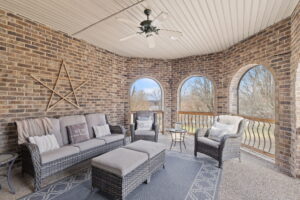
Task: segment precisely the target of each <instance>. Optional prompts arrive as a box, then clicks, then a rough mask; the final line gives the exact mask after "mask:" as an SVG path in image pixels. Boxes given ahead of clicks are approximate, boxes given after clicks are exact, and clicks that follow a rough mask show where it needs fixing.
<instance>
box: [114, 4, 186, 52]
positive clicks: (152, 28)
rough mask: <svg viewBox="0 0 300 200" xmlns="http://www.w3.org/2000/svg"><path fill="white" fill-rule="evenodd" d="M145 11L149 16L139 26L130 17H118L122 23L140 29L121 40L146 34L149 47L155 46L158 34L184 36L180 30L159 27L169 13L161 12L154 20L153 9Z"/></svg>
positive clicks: (175, 36)
mask: <svg viewBox="0 0 300 200" xmlns="http://www.w3.org/2000/svg"><path fill="white" fill-rule="evenodd" d="M144 13H145V15H146V16H147V19H146V20H144V21H142V22H141V23H140V24H139V26H137V24H135V23H134V22H132V21H130V20H128V19H124V18H117V20H118V21H120V22H122V23H125V24H127V25H130V26H134V27H137V28H138V31H137V32H136V33H134V34H131V35H128V36H126V37H124V38H121V39H120V41H126V40H129V39H132V38H134V37H137V36H138V35H144V36H145V37H146V39H147V43H148V47H149V48H154V47H155V36H156V35H164V36H168V37H169V38H170V39H172V40H177V39H178V38H180V37H181V36H182V33H181V32H180V31H175V30H168V29H160V28H158V26H159V25H160V24H161V23H162V22H163V21H165V20H166V19H167V18H168V13H166V12H161V13H160V14H159V15H157V16H156V17H155V18H154V19H152V20H151V19H150V15H151V9H145V10H144Z"/></svg>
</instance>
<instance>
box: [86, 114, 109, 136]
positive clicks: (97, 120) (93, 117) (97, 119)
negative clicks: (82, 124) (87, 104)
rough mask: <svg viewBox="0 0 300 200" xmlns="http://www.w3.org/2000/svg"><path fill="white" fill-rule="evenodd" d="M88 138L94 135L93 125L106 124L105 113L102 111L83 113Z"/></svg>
mask: <svg viewBox="0 0 300 200" xmlns="http://www.w3.org/2000/svg"><path fill="white" fill-rule="evenodd" d="M85 118H86V122H87V126H88V130H89V134H90V138H93V137H94V130H93V126H102V125H105V124H107V122H106V118H105V114H103V113H93V114H87V115H85Z"/></svg>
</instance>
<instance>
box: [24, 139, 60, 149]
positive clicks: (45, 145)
mask: <svg viewBox="0 0 300 200" xmlns="http://www.w3.org/2000/svg"><path fill="white" fill-rule="evenodd" d="M29 142H30V143H32V144H36V145H37V146H38V148H39V151H40V153H44V152H47V151H51V150H55V149H58V148H59V145H58V142H57V139H56V137H55V136H54V135H42V136H33V137H29Z"/></svg>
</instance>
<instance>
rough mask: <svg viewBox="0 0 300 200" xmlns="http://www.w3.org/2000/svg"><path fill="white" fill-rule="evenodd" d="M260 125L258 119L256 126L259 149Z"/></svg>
mask: <svg viewBox="0 0 300 200" xmlns="http://www.w3.org/2000/svg"><path fill="white" fill-rule="evenodd" d="M259 127H260V122H259V121H258V126H257V127H256V130H257V137H258V146H257V148H258V149H259V147H260V131H259Z"/></svg>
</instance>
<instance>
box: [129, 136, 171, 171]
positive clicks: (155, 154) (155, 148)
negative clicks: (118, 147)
mask: <svg viewBox="0 0 300 200" xmlns="http://www.w3.org/2000/svg"><path fill="white" fill-rule="evenodd" d="M123 148H126V149H131V150H134V151H139V152H143V153H146V154H147V155H148V158H149V165H150V167H149V170H150V172H149V173H150V174H153V173H154V172H156V171H157V170H158V169H160V168H162V167H163V168H164V167H165V154H166V147H165V146H164V145H163V144H160V143H156V142H150V141H145V140H138V141H136V142H133V143H131V144H128V145H126V146H124V147H123Z"/></svg>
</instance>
